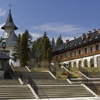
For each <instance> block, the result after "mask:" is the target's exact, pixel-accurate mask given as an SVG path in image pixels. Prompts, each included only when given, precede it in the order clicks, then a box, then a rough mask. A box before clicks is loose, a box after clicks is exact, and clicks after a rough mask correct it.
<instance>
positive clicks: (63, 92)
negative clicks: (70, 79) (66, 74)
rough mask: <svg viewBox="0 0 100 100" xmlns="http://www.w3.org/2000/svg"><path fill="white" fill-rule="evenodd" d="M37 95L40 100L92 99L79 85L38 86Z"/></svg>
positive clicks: (90, 94)
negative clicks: (57, 99) (41, 99)
mask: <svg viewBox="0 0 100 100" xmlns="http://www.w3.org/2000/svg"><path fill="white" fill-rule="evenodd" d="M80 90H81V91H80ZM38 95H39V97H40V98H67V97H94V95H93V94H92V93H90V92H89V91H88V90H86V89H85V88H84V87H83V86H81V85H80V86H77V85H68V86H40V87H39V88H38Z"/></svg>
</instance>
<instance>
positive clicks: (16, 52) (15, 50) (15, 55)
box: [12, 34, 21, 61]
mask: <svg viewBox="0 0 100 100" xmlns="http://www.w3.org/2000/svg"><path fill="white" fill-rule="evenodd" d="M20 39H21V35H20V34H19V35H18V38H17V40H16V43H15V45H14V46H13V53H12V60H14V61H17V60H18V59H19V53H20V49H19V45H20Z"/></svg>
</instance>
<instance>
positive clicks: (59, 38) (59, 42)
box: [56, 35, 63, 46]
mask: <svg viewBox="0 0 100 100" xmlns="http://www.w3.org/2000/svg"><path fill="white" fill-rule="evenodd" d="M62 43H63V40H62V37H61V35H60V36H59V37H58V38H57V41H56V46H58V45H60V44H62Z"/></svg>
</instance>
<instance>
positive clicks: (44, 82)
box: [33, 79, 69, 85]
mask: <svg viewBox="0 0 100 100" xmlns="http://www.w3.org/2000/svg"><path fill="white" fill-rule="evenodd" d="M33 81H34V82H35V83H36V84H37V85H69V83H68V82H67V81H66V80H60V79H59V80H58V79H33Z"/></svg>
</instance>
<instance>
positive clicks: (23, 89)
mask: <svg viewBox="0 0 100 100" xmlns="http://www.w3.org/2000/svg"><path fill="white" fill-rule="evenodd" d="M1 98H3V99H34V98H35V96H34V95H33V93H32V92H31V90H30V88H29V87H28V86H27V85H0V99H1Z"/></svg>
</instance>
